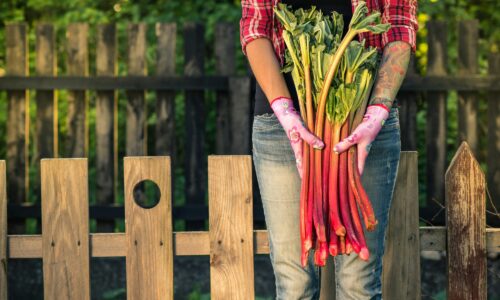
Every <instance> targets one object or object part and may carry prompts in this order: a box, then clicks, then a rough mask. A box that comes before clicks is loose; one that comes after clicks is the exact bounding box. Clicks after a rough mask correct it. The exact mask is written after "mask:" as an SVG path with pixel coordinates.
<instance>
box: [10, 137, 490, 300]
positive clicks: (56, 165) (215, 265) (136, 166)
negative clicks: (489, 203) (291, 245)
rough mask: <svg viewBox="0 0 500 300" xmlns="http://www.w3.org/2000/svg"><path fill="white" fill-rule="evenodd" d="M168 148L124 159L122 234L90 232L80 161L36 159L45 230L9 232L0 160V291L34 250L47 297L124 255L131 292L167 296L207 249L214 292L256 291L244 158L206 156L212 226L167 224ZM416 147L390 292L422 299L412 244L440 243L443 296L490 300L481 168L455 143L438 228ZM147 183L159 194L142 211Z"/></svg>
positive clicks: (81, 290) (394, 235) (388, 263)
mask: <svg viewBox="0 0 500 300" xmlns="http://www.w3.org/2000/svg"><path fill="white" fill-rule="evenodd" d="M170 172H171V161H170V157H168V156H150V157H147V156H137V157H126V158H124V192H125V215H126V220H127V222H126V232H125V233H92V234H89V225H88V224H89V209H88V208H89V206H88V181H87V180H82V178H88V162H87V159H86V158H66V159H63V158H59V159H42V161H41V178H42V180H41V183H42V186H41V195H42V222H43V230H42V234H41V235H7V218H6V207H7V198H6V187H7V184H6V182H7V181H6V166H5V161H0V213H1V215H0V221H1V222H0V261H1V263H2V267H1V268H0V299H1V300H4V299H7V291H8V288H7V270H8V265H7V262H8V259H13V258H17V259H23V258H42V260H43V279H44V280H43V282H44V298H45V299H75V298H77V299H89V298H90V296H89V295H90V287H89V285H90V284H89V281H90V279H89V276H90V275H89V261H90V257H126V272H127V276H126V278H127V298H128V299H172V298H173V272H174V271H175V270H174V269H173V256H174V255H210V294H211V299H254V265H253V261H254V260H253V257H254V255H256V254H267V253H269V244H268V239H267V231H265V230H254V229H253V222H252V221H253V215H252V164H251V157H250V156H246V155H242V156H210V157H209V158H208V191H209V211H210V214H209V216H210V217H209V224H210V226H209V231H187V232H174V231H173V229H172V197H171V173H170ZM417 176H418V175H417V153H416V152H402V154H401V162H400V168H399V171H398V175H397V180H396V190H395V194H394V200H393V205H392V207H391V212H390V219H389V228H388V231H387V234H388V241H387V245H386V254H385V256H384V274H383V293H384V297H385V298H386V299H419V298H420V255H419V252H420V251H419V250H446V251H447V259H448V299H474V300H478V299H486V254H487V252H500V229H491V228H488V229H487V228H486V224H485V214H486V213H485V201H484V200H485V176H484V174H483V173H482V171H481V170H480V168H479V165H478V163H477V161H476V160H475V158H474V156H473V154H472V152H471V150H470V149H469V147H468V145H467V144H466V143H464V144H462V146H461V147H460V149H459V150H458V152H457V153H456V155H455V158H454V159H453V161H452V163H451V165H450V167H449V168H448V171H447V173H446V176H445V189H446V202H447V203H446V204H447V205H446V215H447V226H446V227H419V222H418V201H417V200H418V188H417V182H418V179H417ZM144 180H151V181H153V182H154V183H155V184H156V185H157V187H158V189H159V201H158V202H157V203H156V205H155V206H153V207H151V208H143V207H142V206H140V205H138V203H137V202H136V200H135V198H134V197H135V196H134V194H135V193H134V190H135V189H136V186H137V185H138V184H139V183H141V182H142V181H144ZM323 270H324V271H323V272H324V274H325V275H324V276H322V292H321V294H322V299H332V298H331V297H333V295H334V294H333V290H332V288H333V287H334V284H333V280H334V276H333V269H332V266H331V261H330V264H329V265H328V266H327V267H325V269H323Z"/></svg>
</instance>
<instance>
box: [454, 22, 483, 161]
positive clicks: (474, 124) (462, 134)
mask: <svg viewBox="0 0 500 300" xmlns="http://www.w3.org/2000/svg"><path fill="white" fill-rule="evenodd" d="M478 44H479V21H478V20H467V21H460V22H459V23H458V67H459V74H460V75H475V74H477V72H478V49H479V45H478ZM477 100H478V99H477V92H459V93H458V142H459V143H461V142H462V141H466V142H467V143H468V144H469V145H470V147H471V149H472V152H473V153H474V154H475V155H478V147H479V138H478V135H477V132H478V131H477V128H478V111H477V108H478V102H477Z"/></svg>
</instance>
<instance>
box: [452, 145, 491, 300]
mask: <svg viewBox="0 0 500 300" xmlns="http://www.w3.org/2000/svg"><path fill="white" fill-rule="evenodd" d="M445 180H446V228H447V245H446V248H447V249H446V250H447V260H448V264H447V267H448V293H447V296H448V299H454V300H455V299H456V300H462V299H470V300H481V299H486V295H487V288H486V277H487V274H486V222H485V220H486V210H485V194H486V184H485V179H484V174H483V172H482V171H481V168H480V166H479V163H478V162H477V161H476V159H475V158H474V155H473V154H472V152H471V149H470V148H469V145H468V144H467V143H466V142H463V143H462V145H461V146H460V148H459V149H458V150H457V153H456V154H455V157H454V158H453V160H452V161H451V163H450V167H449V168H448V170H447V171H446V179H445Z"/></svg>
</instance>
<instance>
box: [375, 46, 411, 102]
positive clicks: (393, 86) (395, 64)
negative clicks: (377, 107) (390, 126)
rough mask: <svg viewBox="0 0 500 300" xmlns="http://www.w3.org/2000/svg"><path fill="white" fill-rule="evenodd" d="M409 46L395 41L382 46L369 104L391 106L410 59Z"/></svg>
mask: <svg viewBox="0 0 500 300" xmlns="http://www.w3.org/2000/svg"><path fill="white" fill-rule="evenodd" d="M410 54H411V46H410V44H408V43H406V42H400V41H395V42H391V43H389V44H387V45H386V46H385V47H384V52H383V54H382V60H381V63H380V66H379V70H378V75H377V79H376V81H375V84H374V87H373V92H372V96H371V99H370V104H384V105H385V106H387V107H388V108H391V106H392V103H393V102H394V99H395V98H396V95H397V93H398V91H399V88H400V87H401V84H402V83H403V80H404V78H405V76H406V71H407V70H408V63H409V61H410Z"/></svg>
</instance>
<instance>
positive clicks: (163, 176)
mask: <svg viewBox="0 0 500 300" xmlns="http://www.w3.org/2000/svg"><path fill="white" fill-rule="evenodd" d="M123 168H124V182H125V187H124V189H125V191H124V193H125V219H126V220H127V221H126V223H125V224H126V226H125V233H126V239H127V242H126V245H127V246H126V247H127V258H126V260H127V263H126V271H127V299H130V300H135V299H151V300H155V299H173V296H174V285H173V255H174V253H173V241H172V236H173V235H172V204H171V201H172V200H171V199H172V198H171V186H170V183H171V180H170V174H171V169H170V158H169V157H167V156H153V157H125V159H124V164H123ZM143 180H151V181H153V182H154V183H155V184H156V185H157V187H158V188H159V193H160V194H159V200H158V202H157V203H156V205H155V206H154V207H151V208H143V207H141V206H139V205H138V204H137V203H136V202H135V200H134V199H135V195H134V192H135V191H134V189H135V186H136V185H137V184H138V183H140V182H142V181H143Z"/></svg>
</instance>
